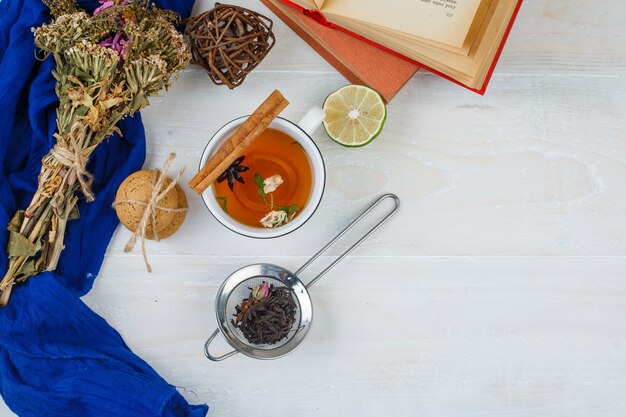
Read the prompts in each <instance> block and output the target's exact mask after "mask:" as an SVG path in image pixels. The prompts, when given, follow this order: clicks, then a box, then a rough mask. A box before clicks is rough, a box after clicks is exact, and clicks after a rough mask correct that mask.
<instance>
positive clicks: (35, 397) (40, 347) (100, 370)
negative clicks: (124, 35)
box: [0, 0, 208, 417]
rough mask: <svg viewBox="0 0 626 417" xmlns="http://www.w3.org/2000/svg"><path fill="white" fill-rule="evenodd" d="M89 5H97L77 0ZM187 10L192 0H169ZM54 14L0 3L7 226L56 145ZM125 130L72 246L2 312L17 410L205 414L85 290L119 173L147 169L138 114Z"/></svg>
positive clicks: (0, 209) (6, 383) (2, 207)
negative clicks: (49, 37) (49, 46)
mask: <svg viewBox="0 0 626 417" xmlns="http://www.w3.org/2000/svg"><path fill="white" fill-rule="evenodd" d="M79 3H80V7H82V8H84V9H86V10H88V11H93V9H94V8H95V7H97V6H98V3H97V2H95V1H80V2H79ZM157 3H158V5H159V6H160V7H162V8H167V9H172V10H175V11H177V12H179V13H180V14H181V15H183V16H185V17H186V16H188V15H189V13H190V12H191V7H192V6H193V0H182V1H175V0H161V1H158V2H157ZM50 19H51V16H50V14H49V11H48V8H47V7H46V6H45V5H44V4H43V3H42V2H41V1H34V0H2V1H1V2H0V229H2V230H4V228H5V226H6V225H7V223H8V222H9V220H10V218H11V217H12V216H13V215H14V214H15V212H16V210H18V209H20V208H25V207H26V206H27V205H28V203H29V202H30V199H31V197H32V195H33V193H34V192H35V189H36V187H37V176H38V175H39V170H40V168H41V158H42V157H43V156H44V155H45V154H46V153H47V152H48V151H49V150H50V148H51V147H52V145H53V143H54V142H53V137H52V134H53V133H54V130H55V127H56V122H55V109H56V106H57V97H56V95H55V92H54V86H55V80H54V79H53V78H52V75H51V70H52V67H53V63H54V60H53V59H52V57H50V58H48V59H46V60H45V61H43V62H41V61H38V60H37V59H36V58H35V46H34V43H33V34H32V33H31V28H32V27H36V26H39V25H41V24H42V23H44V22H47V21H49V20H50ZM119 127H120V128H121V130H122V132H123V133H124V137H123V138H120V137H118V136H114V137H111V138H110V139H109V140H107V141H105V142H104V143H102V144H101V145H100V146H99V147H98V148H97V150H96V151H95V152H94V154H93V155H92V157H91V160H90V162H89V165H88V169H89V171H90V172H91V173H92V174H93V175H94V176H95V183H94V184H93V191H94V192H95V194H96V201H94V202H93V203H88V204H87V203H85V202H84V201H83V202H82V203H81V204H80V205H79V209H80V214H81V217H80V219H79V220H75V221H72V222H70V223H69V224H68V230H67V237H66V249H65V251H64V252H63V255H62V256H61V259H60V262H59V267H58V269H57V271H56V272H55V273H43V274H40V275H38V276H36V277H33V278H31V279H30V280H29V281H28V282H27V283H26V284H24V285H20V286H17V287H15V288H14V289H13V293H12V295H11V300H10V302H9V305H8V306H7V307H5V308H2V309H0V391H1V393H2V396H3V397H4V400H5V402H6V403H7V405H8V406H9V407H10V408H11V409H12V410H13V411H14V412H15V413H16V414H18V415H19V416H21V417H31V416H32V417H35V416H38V417H41V416H46V417H57V416H58V417H70V416H76V417H103V416H111V417H114V416H115V417H117V416H124V417H125V416H128V417H131V416H132V417H138V416H167V417H174V416H176V417H201V416H205V415H206V412H207V410H208V407H207V406H205V405H200V406H190V405H189V404H187V402H186V401H185V400H184V399H183V397H182V396H181V395H180V394H179V393H178V392H177V391H176V388H175V387H173V386H171V385H169V384H168V383H167V382H166V381H165V380H163V378H161V377H160V376H159V375H158V374H157V373H156V372H155V371H154V370H153V369H152V368H151V367H150V366H148V364H146V363H145V362H144V361H143V360H141V359H140V358H139V357H137V356H136V355H134V354H133V353H132V352H131V351H130V349H129V348H128V346H126V344H125V343H124V341H123V340H122V337H121V336H120V335H119V334H118V333H117V332H116V331H115V330H114V329H113V328H111V327H110V326H109V325H108V324H107V322H106V321H105V320H104V319H103V318H101V317H99V316H98V315H97V314H95V313H94V312H93V311H91V310H90V309H89V308H88V307H87V306H86V305H85V304H84V303H83V302H82V301H81V300H80V298H79V297H80V296H82V295H84V294H85V293H87V292H88V291H89V290H90V288H91V286H92V284H93V280H94V278H95V277H96V275H97V273H98V271H99V269H100V265H101V263H102V260H103V258H104V253H105V250H106V247H107V245H108V244H109V241H110V239H111V236H112V234H113V231H114V230H115V227H116V226H117V224H118V221H117V218H116V216H115V213H114V211H113V210H112V209H111V203H112V201H113V199H114V195H115V191H116V190H117V187H118V186H119V184H120V183H121V182H122V180H123V179H124V178H125V177H126V176H127V175H129V174H130V173H132V172H134V171H137V170H138V169H140V168H141V166H142V164H143V161H144V157H145V135H144V130H143V125H142V123H141V118H140V116H139V115H136V116H135V117H133V118H127V119H125V120H124V121H123V122H122V123H120V125H119ZM6 239H7V233H6V232H4V231H1V232H0V271H1V272H2V274H4V271H5V270H6V263H7V259H6V251H5V248H6V243H7V242H6Z"/></svg>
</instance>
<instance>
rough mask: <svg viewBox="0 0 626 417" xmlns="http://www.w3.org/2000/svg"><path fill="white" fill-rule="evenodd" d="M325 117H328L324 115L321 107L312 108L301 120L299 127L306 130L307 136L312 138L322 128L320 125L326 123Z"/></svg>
mask: <svg viewBox="0 0 626 417" xmlns="http://www.w3.org/2000/svg"><path fill="white" fill-rule="evenodd" d="M324 117H326V113H324V110H323V109H322V108H321V107H317V106H315V107H312V108H311V110H309V111H308V112H306V114H305V115H304V116H303V117H302V119H300V121H299V122H298V126H299V127H300V129H302V130H304V131H305V133H306V134H307V135H309V136H311V135H312V134H313V132H315V131H316V130H317V128H318V127H320V124H321V123H322V122H323V121H324Z"/></svg>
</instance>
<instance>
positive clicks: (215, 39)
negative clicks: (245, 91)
mask: <svg viewBox="0 0 626 417" xmlns="http://www.w3.org/2000/svg"><path fill="white" fill-rule="evenodd" d="M272 25H273V23H272V21H271V20H270V19H268V18H267V17H265V16H263V15H261V14H258V13H256V12H254V11H252V10H248V9H245V8H243V7H239V6H233V5H229V4H219V3H216V4H215V7H214V8H213V9H211V10H209V11H206V12H204V13H202V14H200V15H198V16H195V17H191V18H189V20H188V21H187V25H186V28H185V35H186V36H187V38H188V39H189V44H190V47H191V53H192V56H193V62H194V63H195V64H198V65H200V66H201V67H202V68H204V70H205V71H206V72H207V74H208V75H209V77H210V78H211V80H213V82H214V83H215V84H218V85H221V84H223V85H227V86H228V88H230V89H233V88H235V87H238V86H239V85H241V83H242V82H243V80H244V79H245V78H246V76H247V75H248V74H249V73H250V72H251V71H252V70H253V69H254V68H256V66H257V65H259V63H260V62H261V61H262V60H263V58H265V56H266V55H267V53H268V52H269V51H270V49H272V46H274V42H275V40H276V39H275V37H274V33H273V32H272Z"/></svg>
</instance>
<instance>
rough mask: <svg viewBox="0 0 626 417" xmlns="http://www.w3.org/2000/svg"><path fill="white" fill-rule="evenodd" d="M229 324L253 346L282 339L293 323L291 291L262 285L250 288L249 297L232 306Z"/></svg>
mask: <svg viewBox="0 0 626 417" xmlns="http://www.w3.org/2000/svg"><path fill="white" fill-rule="evenodd" d="M235 310H236V314H234V316H235V318H234V319H233V320H232V323H233V325H234V326H235V327H236V328H238V329H239V330H241V333H242V334H243V335H244V337H245V338H246V340H247V341H248V342H250V343H254V344H257V345H273V344H276V343H278V342H280V341H281V340H283V339H285V338H286V337H287V336H288V335H289V332H290V331H291V329H292V327H293V324H294V323H295V321H296V302H295V301H294V299H293V295H292V290H291V289H290V288H287V287H276V286H274V285H273V284H272V285H269V284H268V283H267V282H263V283H262V284H261V285H258V286H256V287H254V288H251V289H250V295H249V296H248V298H245V299H244V300H242V301H241V304H239V305H238V306H237V307H235Z"/></svg>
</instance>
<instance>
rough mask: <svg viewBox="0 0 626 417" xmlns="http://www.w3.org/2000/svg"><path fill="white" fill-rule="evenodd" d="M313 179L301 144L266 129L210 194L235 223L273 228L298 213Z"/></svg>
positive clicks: (284, 134)
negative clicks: (212, 194)
mask: <svg viewBox="0 0 626 417" xmlns="http://www.w3.org/2000/svg"><path fill="white" fill-rule="evenodd" d="M312 176H313V174H312V172H311V163H310V162H309V158H308V157H307V155H306V153H305V152H304V148H302V146H301V145H300V142H298V141H297V140H295V139H294V138H292V137H291V136H289V135H287V134H286V133H284V132H281V131H280V130H276V129H272V128H269V129H266V130H265V131H264V132H263V133H262V134H261V135H260V136H259V137H258V138H257V139H256V140H255V141H254V143H252V145H250V147H249V148H248V149H247V150H246V152H245V154H244V155H243V156H241V157H239V158H238V159H237V160H236V161H235V162H234V163H233V164H232V165H231V166H230V167H229V168H228V169H227V170H226V171H224V173H223V174H222V175H221V176H220V177H219V178H218V179H217V182H216V184H215V185H214V187H213V193H214V194H215V198H216V199H217V201H218V202H219V204H220V207H221V208H222V210H224V212H226V213H227V214H228V215H229V216H230V217H232V218H233V219H235V220H237V221H238V222H240V223H243V224H245V225H248V226H252V227H266V228H274V227H279V226H282V225H285V224H287V223H289V222H290V221H293V220H294V219H295V218H296V216H298V215H299V214H300V211H301V210H302V209H303V208H304V206H305V205H306V203H307V201H308V199H309V195H310V194H311V187H312V185H313V178H312Z"/></svg>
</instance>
